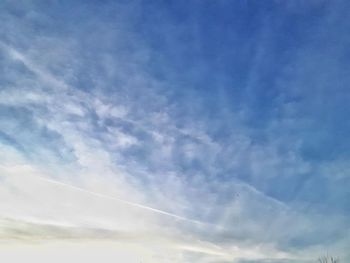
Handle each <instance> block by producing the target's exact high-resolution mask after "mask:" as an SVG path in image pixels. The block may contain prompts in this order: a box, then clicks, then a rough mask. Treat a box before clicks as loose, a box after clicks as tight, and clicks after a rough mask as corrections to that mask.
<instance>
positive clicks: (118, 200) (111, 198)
mask: <svg viewBox="0 0 350 263" xmlns="http://www.w3.org/2000/svg"><path fill="white" fill-rule="evenodd" d="M31 176H33V177H35V178H38V179H40V180H42V181H45V182H48V183H51V184H55V185H59V186H63V187H67V188H70V189H73V190H76V191H79V192H82V193H86V194H90V195H93V196H96V197H100V198H105V199H109V200H113V201H117V202H119V203H123V204H126V205H130V206H134V207H138V208H141V209H145V210H148V211H152V212H155V213H158V214H162V215H165V216H169V217H173V218H176V219H179V220H183V221H187V222H191V223H195V224H198V225H208V224H207V223H204V222H201V221H198V220H195V219H190V218H186V217H183V216H179V215H176V214H173V213H169V212H166V211H163V210H159V209H157V208H153V207H149V206H145V205H142V204H138V203H134V202H130V201H127V200H124V199H121V198H117V197H112V196H108V195H104V194H101V193H96V192H93V191H89V190H86V189H84V188H80V187H77V186H74V185H70V184H66V183H62V182H60V181H56V180H52V179H48V178H45V177H42V176H39V175H31Z"/></svg>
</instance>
